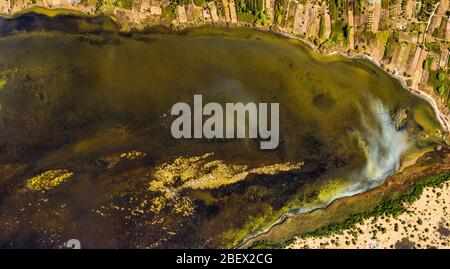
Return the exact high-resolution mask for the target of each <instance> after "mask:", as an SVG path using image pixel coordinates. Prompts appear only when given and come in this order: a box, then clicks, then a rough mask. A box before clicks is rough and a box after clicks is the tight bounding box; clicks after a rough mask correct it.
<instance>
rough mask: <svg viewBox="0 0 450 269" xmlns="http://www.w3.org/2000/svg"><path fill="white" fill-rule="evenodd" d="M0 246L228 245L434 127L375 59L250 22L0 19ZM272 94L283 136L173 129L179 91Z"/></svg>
mask: <svg viewBox="0 0 450 269" xmlns="http://www.w3.org/2000/svg"><path fill="white" fill-rule="evenodd" d="M0 28H1V30H0V227H2V232H1V233H0V247H8V248H14V247H39V248H44V247H52V248H58V247H62V246H63V245H64V242H66V241H67V240H69V239H71V238H75V239H78V240H80V242H81V244H82V247H83V248H90V247H101V248H116V247H120V248H145V247H160V248H166V247H200V248H202V247H231V246H234V245H236V244H237V243H238V242H239V241H240V240H242V239H244V238H245V237H247V236H248V235H250V234H252V233H255V232H258V231H260V230H262V229H264V228H267V227H268V226H269V225H270V224H271V223H273V222H275V221H276V220H277V219H278V218H279V217H280V216H281V215H282V214H285V213H288V212H291V213H293V212H294V213H295V212H303V211H308V210H311V209H313V208H317V207H322V206H325V205H327V204H328V203H329V202H331V201H333V200H334V199H336V198H339V197H342V196H346V195H351V194H355V193H359V192H362V191H365V190H368V189H370V188H373V187H375V186H377V185H379V184H381V183H382V182H383V181H384V180H385V179H386V177H387V176H388V175H390V174H392V173H394V172H395V171H396V170H397V169H399V167H400V164H401V160H402V159H405V158H407V156H411V155H414V154H416V155H417V154H419V153H420V152H423V151H425V150H430V149H433V148H435V147H436V146H438V145H440V144H442V143H443V139H442V133H443V131H442V128H441V127H440V125H439V122H438V121H437V119H436V116H435V114H434V111H433V109H432V107H431V106H430V105H429V104H428V103H427V102H425V101H424V100H422V99H420V98H418V97H417V96H415V95H412V94H410V93H409V92H408V91H407V90H405V89H404V88H403V87H402V86H401V84H400V83H399V82H398V81H396V80H395V79H393V78H392V77H390V76H389V75H388V74H387V73H385V72H384V71H382V70H381V69H380V68H378V67H377V66H375V65H374V64H372V63H370V62H368V61H366V60H362V59H361V60H360V59H347V58H344V57H342V56H321V55H319V54H317V53H316V52H314V51H312V50H310V49H309V48H307V47H306V46H304V45H303V44H302V43H301V42H300V41H298V40H293V39H287V38H285V37H280V36H278V35H276V34H273V33H266V32H260V31H256V30H251V29H222V28H214V27H201V28H195V29H188V30H184V31H180V32H172V31H170V30H167V29H163V28H152V29H148V30H146V31H144V32H134V33H119V32H118V31H117V30H116V27H115V26H114V23H112V22H111V21H109V20H108V19H107V18H104V17H94V18H91V17H76V16H70V15H67V16H56V17H51V18H50V17H45V16H42V15H36V14H27V15H23V16H21V17H18V18H14V19H1V20H0ZM195 94H201V95H202V96H203V100H204V102H217V103H220V104H225V103H237V102H242V103H248V102H255V103H275V102H276V103H279V110H280V111H279V112H280V142H279V146H278V148H276V149H275V150H261V149H260V144H259V142H260V141H259V140H258V139H215V140H208V139H181V140H176V139H174V138H172V136H171V132H170V126H171V123H172V121H173V120H174V117H172V116H171V115H170V109H171V107H172V105H173V104H175V103H177V102H186V103H188V104H190V105H191V106H192V103H193V96H194V95H195Z"/></svg>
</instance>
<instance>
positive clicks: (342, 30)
mask: <svg viewBox="0 0 450 269" xmlns="http://www.w3.org/2000/svg"><path fill="white" fill-rule="evenodd" d="M348 34H349V28H348V24H346V23H345V21H344V20H338V21H337V22H336V23H335V24H333V26H332V27H331V36H330V39H331V40H332V41H333V42H334V43H335V44H341V43H344V42H346V41H347V39H348Z"/></svg>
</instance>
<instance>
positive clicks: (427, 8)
mask: <svg viewBox="0 0 450 269" xmlns="http://www.w3.org/2000/svg"><path fill="white" fill-rule="evenodd" d="M421 2H422V4H421V6H420V9H419V10H418V12H417V18H418V19H419V20H420V21H427V20H428V18H429V17H430V15H431V12H433V9H434V7H435V5H436V3H437V1H436V0H422V1H421Z"/></svg>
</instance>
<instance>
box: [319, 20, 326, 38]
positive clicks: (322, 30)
mask: <svg viewBox="0 0 450 269" xmlns="http://www.w3.org/2000/svg"><path fill="white" fill-rule="evenodd" d="M324 20H325V19H324V18H323V15H320V23H319V38H323V35H324V34H325V21H324Z"/></svg>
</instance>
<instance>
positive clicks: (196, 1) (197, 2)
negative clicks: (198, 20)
mask: <svg viewBox="0 0 450 269" xmlns="http://www.w3.org/2000/svg"><path fill="white" fill-rule="evenodd" d="M204 3H205V0H194V4H195V5H196V6H198V7H201V6H203V4H204Z"/></svg>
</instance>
